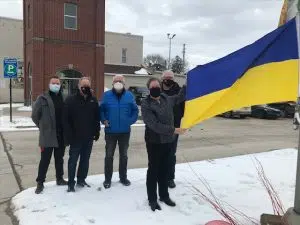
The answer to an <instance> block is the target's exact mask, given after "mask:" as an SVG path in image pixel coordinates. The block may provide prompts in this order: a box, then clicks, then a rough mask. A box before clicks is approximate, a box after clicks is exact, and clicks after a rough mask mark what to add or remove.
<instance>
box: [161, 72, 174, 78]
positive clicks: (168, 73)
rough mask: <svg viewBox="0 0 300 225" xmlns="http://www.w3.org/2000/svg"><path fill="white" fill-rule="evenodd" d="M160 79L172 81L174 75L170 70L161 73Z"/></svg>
mask: <svg viewBox="0 0 300 225" xmlns="http://www.w3.org/2000/svg"><path fill="white" fill-rule="evenodd" d="M161 78H162V79H165V78H172V79H174V73H173V71H172V70H166V71H164V72H163V74H162V76H161Z"/></svg>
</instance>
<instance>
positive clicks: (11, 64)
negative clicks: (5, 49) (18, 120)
mask: <svg viewBox="0 0 300 225" xmlns="http://www.w3.org/2000/svg"><path fill="white" fill-rule="evenodd" d="M3 69H4V73H3V74H4V78H6V79H9V105H10V122H12V86H11V79H13V78H17V77H18V60H17V59H16V58H5V59H4V60H3Z"/></svg>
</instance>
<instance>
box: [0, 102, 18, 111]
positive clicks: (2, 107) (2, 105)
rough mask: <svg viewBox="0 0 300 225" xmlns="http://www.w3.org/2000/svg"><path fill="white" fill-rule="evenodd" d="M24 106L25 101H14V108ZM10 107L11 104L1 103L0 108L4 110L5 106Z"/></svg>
mask: <svg viewBox="0 0 300 225" xmlns="http://www.w3.org/2000/svg"><path fill="white" fill-rule="evenodd" d="M22 106H24V104H23V103H13V104H12V107H13V108H17V107H22ZM9 107H10V105H9V104H0V110H2V109H4V108H9Z"/></svg>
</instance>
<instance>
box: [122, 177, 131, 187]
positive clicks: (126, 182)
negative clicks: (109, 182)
mask: <svg viewBox="0 0 300 225" xmlns="http://www.w3.org/2000/svg"><path fill="white" fill-rule="evenodd" d="M120 182H121V184H123V185H124V186H130V185H131V182H130V180H128V179H127V178H126V179H121V180H120Z"/></svg>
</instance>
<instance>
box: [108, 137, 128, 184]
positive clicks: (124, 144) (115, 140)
mask: <svg viewBox="0 0 300 225" xmlns="http://www.w3.org/2000/svg"><path fill="white" fill-rule="evenodd" d="M129 139H130V133H125V134H108V133H106V134H105V141H106V145H105V166H104V170H105V180H106V181H111V178H112V174H113V161H114V154H115V150H116V147H117V144H118V145H119V156H120V159H119V178H120V180H124V179H127V162H128V156H127V152H128V147H129Z"/></svg>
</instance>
